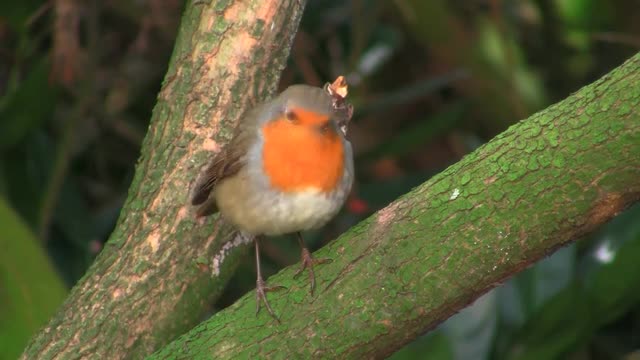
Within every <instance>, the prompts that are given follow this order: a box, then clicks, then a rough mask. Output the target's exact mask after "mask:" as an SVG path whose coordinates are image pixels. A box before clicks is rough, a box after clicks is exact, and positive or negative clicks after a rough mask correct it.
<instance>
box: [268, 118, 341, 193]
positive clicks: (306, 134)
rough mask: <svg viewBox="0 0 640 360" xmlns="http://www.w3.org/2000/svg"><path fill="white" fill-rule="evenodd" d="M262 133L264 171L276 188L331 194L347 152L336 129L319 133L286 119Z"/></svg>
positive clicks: (305, 125)
mask: <svg viewBox="0 0 640 360" xmlns="http://www.w3.org/2000/svg"><path fill="white" fill-rule="evenodd" d="M325 119H326V118H325ZM262 131H263V136H264V148H263V151H262V156H263V159H262V160H263V167H264V171H265V173H266V175H267V176H268V177H269V179H270V181H271V185H272V186H273V187H274V188H276V189H278V190H280V191H284V192H291V191H298V190H302V189H306V188H317V189H319V190H320V191H323V192H331V191H332V190H334V189H335V187H336V186H337V185H338V182H339V181H340V180H341V179H342V174H343V171H344V148H343V146H342V141H341V140H340V137H339V136H338V134H336V133H335V131H334V130H333V129H330V130H328V131H327V132H326V133H320V132H318V131H317V130H316V129H314V128H312V127H310V126H308V124H299V123H298V124H296V123H292V122H291V121H288V120H286V119H284V118H283V119H279V120H276V121H272V122H269V123H267V124H266V125H265V126H264V127H263V129H262Z"/></svg>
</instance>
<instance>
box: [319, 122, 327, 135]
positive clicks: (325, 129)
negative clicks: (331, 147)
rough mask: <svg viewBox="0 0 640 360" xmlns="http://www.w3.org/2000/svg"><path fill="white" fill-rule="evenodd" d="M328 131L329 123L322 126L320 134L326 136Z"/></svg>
mask: <svg viewBox="0 0 640 360" xmlns="http://www.w3.org/2000/svg"><path fill="white" fill-rule="evenodd" d="M327 131H329V123H326V124H323V125H322V126H320V132H321V133H323V134H325V133H326V132H327Z"/></svg>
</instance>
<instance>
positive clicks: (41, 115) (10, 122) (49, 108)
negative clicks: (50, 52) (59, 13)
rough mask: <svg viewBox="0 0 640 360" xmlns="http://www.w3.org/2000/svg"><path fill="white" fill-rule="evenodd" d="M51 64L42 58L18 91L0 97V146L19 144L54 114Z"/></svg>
mask: <svg viewBox="0 0 640 360" xmlns="http://www.w3.org/2000/svg"><path fill="white" fill-rule="evenodd" d="M48 64H49V62H48V61H47V60H46V58H43V59H41V60H40V62H38V63H37V64H36V65H35V66H34V68H33V69H31V72H30V73H29V74H28V75H27V77H26V78H25V79H24V81H23V82H22V83H20V85H19V86H18V87H17V88H16V89H15V91H13V92H10V93H8V94H6V95H5V97H4V98H0V119H2V121H0V149H2V148H7V147H11V146H13V145H15V144H17V143H18V142H19V141H20V140H22V139H23V138H24V137H25V136H26V135H27V134H28V133H29V132H30V131H31V130H33V129H35V128H37V127H38V126H40V124H41V123H42V122H44V121H45V120H47V119H48V118H50V117H51V114H52V112H53V108H54V106H55V97H56V96H55V95H56V91H55V90H56V89H55V88H54V87H52V86H50V85H49V81H48V77H49V65H48Z"/></svg>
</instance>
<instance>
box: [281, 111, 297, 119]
mask: <svg viewBox="0 0 640 360" xmlns="http://www.w3.org/2000/svg"><path fill="white" fill-rule="evenodd" d="M284 116H285V117H286V118H287V120H289V121H291V122H297V121H298V114H296V113H295V112H294V111H293V110H286V111H285V112H284Z"/></svg>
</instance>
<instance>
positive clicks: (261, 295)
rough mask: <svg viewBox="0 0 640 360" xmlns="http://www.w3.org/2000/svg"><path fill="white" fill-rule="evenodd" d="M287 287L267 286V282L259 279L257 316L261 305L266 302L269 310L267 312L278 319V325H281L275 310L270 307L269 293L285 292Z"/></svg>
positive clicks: (257, 284)
mask: <svg viewBox="0 0 640 360" xmlns="http://www.w3.org/2000/svg"><path fill="white" fill-rule="evenodd" d="M285 289H286V287H285V286H282V285H274V286H265V282H264V280H262V279H258V280H257V281H256V316H257V315H258V313H259V312H260V304H261V303H262V302H264V306H265V307H266V308H267V311H268V312H269V314H270V315H271V317H273V318H274V319H276V321H277V322H278V323H280V319H279V318H278V316H276V314H275V312H274V311H273V309H271V305H269V301H268V300H267V293H268V292H271V291H278V290H285Z"/></svg>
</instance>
